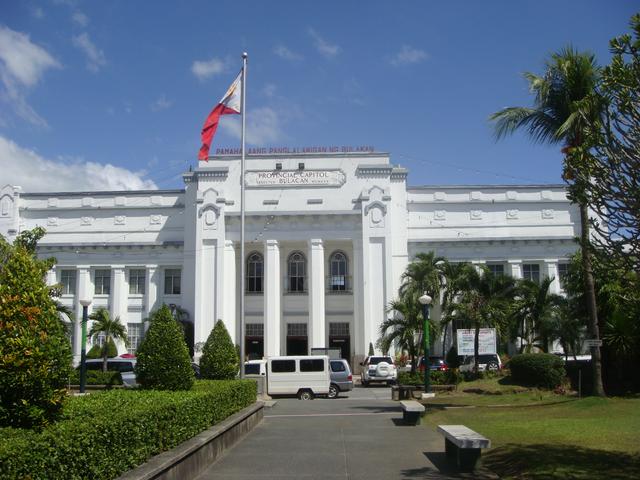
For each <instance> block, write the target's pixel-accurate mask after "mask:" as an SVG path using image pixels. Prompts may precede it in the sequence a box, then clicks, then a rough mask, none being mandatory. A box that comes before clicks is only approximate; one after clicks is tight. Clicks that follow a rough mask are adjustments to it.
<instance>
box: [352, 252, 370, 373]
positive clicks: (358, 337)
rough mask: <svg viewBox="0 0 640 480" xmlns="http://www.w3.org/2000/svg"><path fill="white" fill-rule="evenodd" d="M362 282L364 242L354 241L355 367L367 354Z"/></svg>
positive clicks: (353, 350)
mask: <svg viewBox="0 0 640 480" xmlns="http://www.w3.org/2000/svg"><path fill="white" fill-rule="evenodd" d="M362 287H363V281H362V240H360V239H354V240H353V336H354V338H353V349H352V352H353V357H354V360H353V361H354V366H357V365H358V362H360V361H361V360H362V359H363V358H364V356H365V355H366V354H367V350H366V347H365V341H364V314H363V302H364V297H363V295H364V290H363V288H362Z"/></svg>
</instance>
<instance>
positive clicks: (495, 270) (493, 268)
mask: <svg viewBox="0 0 640 480" xmlns="http://www.w3.org/2000/svg"><path fill="white" fill-rule="evenodd" d="M487 268H488V269H489V272H491V274H492V275H494V276H496V277H501V276H503V275H504V265H503V264H502V263H487Z"/></svg>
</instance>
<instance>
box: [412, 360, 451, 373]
mask: <svg viewBox="0 0 640 480" xmlns="http://www.w3.org/2000/svg"><path fill="white" fill-rule="evenodd" d="M419 365H420V371H421V372H424V367H425V362H424V357H420V364H419ZM429 370H432V371H438V370H439V371H441V372H445V371H447V370H449V366H448V365H447V362H445V361H444V358H442V357H429Z"/></svg>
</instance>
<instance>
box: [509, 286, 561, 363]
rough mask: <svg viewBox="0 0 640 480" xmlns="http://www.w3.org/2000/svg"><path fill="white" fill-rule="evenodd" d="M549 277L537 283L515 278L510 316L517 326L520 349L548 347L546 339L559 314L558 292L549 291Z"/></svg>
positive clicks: (546, 349)
mask: <svg viewBox="0 0 640 480" xmlns="http://www.w3.org/2000/svg"><path fill="white" fill-rule="evenodd" d="M553 280H554V279H553V278H549V277H547V278H545V279H543V280H542V281H541V282H540V283H537V282H532V281H530V280H520V281H518V284H517V286H516V290H517V292H516V293H517V297H516V302H515V304H514V310H513V318H514V320H515V325H517V326H518V327H520V328H519V329H520V331H519V336H520V339H521V340H520V353H523V351H527V352H531V351H532V350H533V349H534V348H537V349H538V350H541V351H543V352H548V351H549V343H550V342H551V340H552V339H553V337H554V334H553V330H554V325H555V317H556V316H558V315H559V312H558V309H559V306H560V303H561V301H562V297H561V296H560V295H556V294H555V293H551V292H550V291H549V287H550V286H551V283H552V282H553ZM525 341H526V344H525Z"/></svg>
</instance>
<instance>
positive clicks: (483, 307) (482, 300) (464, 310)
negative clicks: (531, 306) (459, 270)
mask: <svg viewBox="0 0 640 480" xmlns="http://www.w3.org/2000/svg"><path fill="white" fill-rule="evenodd" d="M461 289H462V293H461V294H460V297H459V300H458V302H457V304H456V311H457V313H458V315H460V317H462V318H463V319H466V320H467V321H468V322H469V323H470V324H471V326H472V327H473V328H474V330H475V332H474V333H475V335H474V344H473V351H474V352H473V353H474V357H475V361H474V367H473V368H474V371H475V372H476V373H477V372H478V365H479V353H480V352H479V338H480V328H482V327H490V328H495V329H496V332H497V333H498V334H500V332H501V331H503V330H504V329H505V328H506V326H507V325H508V323H509V317H510V315H509V311H510V305H511V302H512V301H513V298H514V296H515V280H514V279H513V278H512V277H510V276H503V275H492V274H491V272H490V271H489V269H488V268H487V267H484V266H483V267H481V268H480V269H476V268H471V269H468V270H467V271H466V274H465V277H464V283H463V284H462V285H461Z"/></svg>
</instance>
